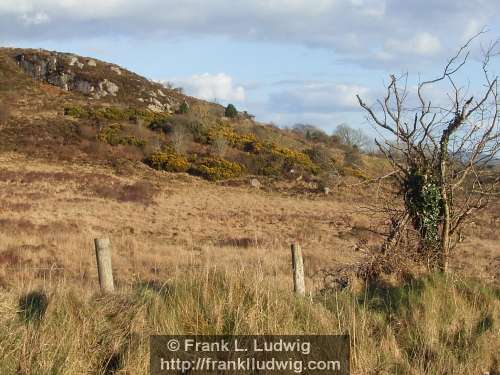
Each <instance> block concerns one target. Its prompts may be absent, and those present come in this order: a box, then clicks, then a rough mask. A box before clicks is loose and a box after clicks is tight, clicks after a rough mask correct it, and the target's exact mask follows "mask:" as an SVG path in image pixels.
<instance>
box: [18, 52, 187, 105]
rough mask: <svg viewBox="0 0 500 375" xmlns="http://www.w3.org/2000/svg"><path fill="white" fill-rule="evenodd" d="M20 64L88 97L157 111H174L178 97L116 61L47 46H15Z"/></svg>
mask: <svg viewBox="0 0 500 375" xmlns="http://www.w3.org/2000/svg"><path fill="white" fill-rule="evenodd" d="M11 54H12V55H13V56H14V58H15V60H16V62H17V64H18V65H19V67H20V68H21V69H22V70H24V71H25V72H26V73H28V74H29V75H30V76H31V77H32V78H34V79H36V80H39V81H43V82H46V83H48V84H51V85H54V86H57V87H60V88H61V89H63V90H66V91H77V92H79V93H81V94H84V95H86V96H88V98H89V99H101V98H105V97H106V98H108V99H109V98H113V97H116V99H117V100H123V99H126V100H128V101H132V102H133V101H136V102H137V103H136V104H137V105H139V106H141V104H143V105H145V106H146V107H147V108H148V109H149V110H151V111H154V112H158V113H159V112H168V113H172V112H173V111H175V110H176V109H178V107H179V105H180V103H179V98H178V97H176V96H174V95H171V94H169V93H167V92H166V90H165V88H164V87H163V86H162V85H160V84H158V83H155V82H151V81H149V80H147V79H145V78H143V77H140V76H138V75H137V74H134V73H132V72H130V71H128V70H126V69H123V68H121V67H119V66H117V65H114V64H109V63H105V62H102V61H99V60H96V59H92V58H85V57H81V56H77V55H75V54H71V53H60V52H52V51H44V50H28V51H26V50H12V51H11Z"/></svg>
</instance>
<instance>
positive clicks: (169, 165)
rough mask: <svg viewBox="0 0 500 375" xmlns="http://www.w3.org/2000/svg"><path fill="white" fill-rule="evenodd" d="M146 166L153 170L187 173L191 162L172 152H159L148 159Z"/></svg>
mask: <svg viewBox="0 0 500 375" xmlns="http://www.w3.org/2000/svg"><path fill="white" fill-rule="evenodd" d="M146 164H148V165H149V166H150V167H151V168H154V169H157V170H160V171H167V172H186V171H187V170H188V169H189V162H188V161H187V159H186V158H185V157H183V156H182V155H178V154H176V153H174V152H171V151H166V152H161V151H157V152H154V153H153V154H151V156H149V157H148V158H147V159H146Z"/></svg>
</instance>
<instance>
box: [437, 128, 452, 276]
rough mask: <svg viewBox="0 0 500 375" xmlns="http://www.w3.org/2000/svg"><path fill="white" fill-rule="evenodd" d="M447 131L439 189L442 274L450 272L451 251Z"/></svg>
mask: <svg viewBox="0 0 500 375" xmlns="http://www.w3.org/2000/svg"><path fill="white" fill-rule="evenodd" d="M448 130H449V129H446V130H445V131H444V134H443V137H442V139H441V144H440V146H441V147H440V148H441V150H440V161H439V178H440V181H439V188H440V190H441V199H442V207H443V227H442V229H441V244H440V254H439V255H440V257H439V258H440V259H439V269H440V270H441V272H443V273H446V272H448V255H449V250H450V204H449V201H448V191H447V181H446V162H447V160H448V140H449V136H450V133H449V131H448Z"/></svg>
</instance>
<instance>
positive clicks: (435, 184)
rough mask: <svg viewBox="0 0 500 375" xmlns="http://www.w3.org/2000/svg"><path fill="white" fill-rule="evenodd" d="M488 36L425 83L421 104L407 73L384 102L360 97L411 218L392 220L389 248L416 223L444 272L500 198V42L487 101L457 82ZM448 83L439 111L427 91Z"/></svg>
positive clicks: (493, 52) (490, 52)
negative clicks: (472, 222)
mask: <svg viewBox="0 0 500 375" xmlns="http://www.w3.org/2000/svg"><path fill="white" fill-rule="evenodd" d="M482 33H483V32H481V33H479V34H477V35H476V36H474V37H473V38H471V39H470V40H469V41H468V42H467V43H466V44H465V45H463V46H462V47H461V48H460V49H459V51H458V52H457V54H456V55H455V56H453V57H452V58H451V59H450V60H449V61H448V63H447V64H446V66H445V67H444V70H443V72H442V74H441V75H440V76H438V77H436V78H435V79H431V80H428V81H423V82H421V83H419V84H418V86H417V89H416V95H415V96H416V99H415V100H416V102H417V105H416V106H415V105H413V106H412V105H411V102H410V100H409V99H408V98H409V92H408V85H407V75H403V76H401V77H396V76H394V75H391V76H390V80H389V83H388V85H387V88H386V89H387V90H386V95H385V97H384V98H382V99H379V100H377V102H376V104H375V105H374V106H369V105H368V104H366V103H365V102H364V101H363V100H362V99H361V98H360V97H359V95H358V96H357V99H358V102H359V104H360V106H361V107H362V108H364V109H365V110H366V112H367V113H368V119H369V120H370V121H371V123H372V124H373V125H374V126H375V128H376V129H378V130H379V131H380V135H381V137H380V138H379V139H377V140H376V144H377V146H378V148H379V149H380V151H381V152H382V153H383V154H384V155H385V157H386V158H387V159H388V160H389V161H390V163H391V164H392V166H393V167H394V169H395V171H396V174H395V176H396V177H397V179H398V181H399V185H400V189H401V195H402V197H403V199H404V207H405V212H404V213H403V214H402V216H401V217H400V218H399V220H395V221H394V222H393V228H392V230H391V232H390V235H389V238H388V240H387V241H386V244H385V245H384V250H386V251H388V250H389V249H390V248H392V247H394V246H395V244H396V243H397V239H398V236H399V235H400V234H401V232H402V230H403V229H404V228H405V227H406V225H407V224H408V223H411V224H413V228H414V229H415V230H417V232H418V233H419V242H420V243H419V245H420V248H421V249H425V250H426V251H428V253H429V254H434V255H435V258H434V259H435V260H434V263H435V264H436V265H437V266H438V267H439V268H440V269H441V270H442V271H443V272H446V271H447V268H448V259H449V254H450V251H451V250H452V249H453V248H454V246H455V245H456V242H457V239H458V237H459V236H458V234H459V232H460V230H461V228H462V227H463V225H464V224H465V223H466V221H467V219H468V218H469V217H470V215H471V214H473V213H474V212H475V211H477V210H480V209H482V208H484V207H486V206H487V204H488V202H489V200H490V199H491V198H492V197H493V196H494V195H496V194H498V190H497V189H498V186H499V185H498V184H499V178H498V175H496V176H495V175H494V173H492V170H491V168H489V165H490V163H491V162H492V161H495V160H496V158H497V155H498V153H499V150H500V132H499V104H500V103H499V99H498V98H499V97H498V75H495V74H498V73H492V72H491V71H490V66H491V61H492V59H493V58H494V57H495V56H497V55H498V46H499V42H498V41H496V42H494V43H490V44H489V45H488V47H487V48H483V49H482V52H483V58H482V76H483V80H484V82H483V83H484V85H483V88H482V89H481V91H482V92H481V94H480V95H478V96H474V95H472V94H470V88H468V87H466V86H461V85H459V84H458V82H457V76H458V73H459V72H460V71H461V69H462V68H463V67H464V66H465V65H466V64H467V63H468V62H469V60H470V51H471V45H472V44H473V42H474V41H475V40H476V39H477V38H478V36H479V35H481V34H482ZM443 84H446V85H447V90H446V92H447V93H446V96H444V97H443V99H444V100H443V101H444V102H446V104H444V105H443V104H441V105H435V104H433V103H432V102H431V100H430V99H428V98H427V97H426V94H425V89H426V88H428V87H431V86H433V85H443Z"/></svg>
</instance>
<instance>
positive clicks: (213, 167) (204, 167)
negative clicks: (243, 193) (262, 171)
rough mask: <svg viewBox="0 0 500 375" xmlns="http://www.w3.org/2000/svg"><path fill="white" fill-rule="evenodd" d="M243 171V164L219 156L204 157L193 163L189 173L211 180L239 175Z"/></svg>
mask: <svg viewBox="0 0 500 375" xmlns="http://www.w3.org/2000/svg"><path fill="white" fill-rule="evenodd" d="M243 172H244V169H243V166H242V165H240V164H238V163H233V162H230V161H227V160H224V159H218V158H204V159H202V160H200V161H197V162H196V164H193V165H192V166H191V168H190V170H189V173H191V174H193V175H196V176H201V177H203V178H205V179H207V180H210V181H217V180H225V179H229V178H235V177H239V176H241V175H242V174H243Z"/></svg>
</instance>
